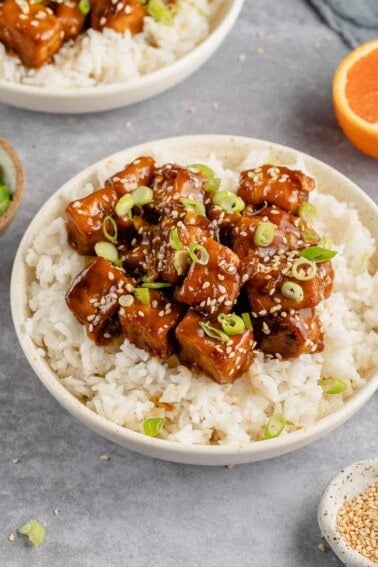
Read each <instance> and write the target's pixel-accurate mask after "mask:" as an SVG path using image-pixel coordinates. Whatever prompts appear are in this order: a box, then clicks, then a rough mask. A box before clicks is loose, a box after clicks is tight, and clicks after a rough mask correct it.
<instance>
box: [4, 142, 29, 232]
mask: <svg viewBox="0 0 378 567" xmlns="http://www.w3.org/2000/svg"><path fill="white" fill-rule="evenodd" d="M0 168H1V169H2V171H3V174H4V180H5V183H6V185H7V187H8V189H9V191H10V193H11V196H12V199H11V202H10V205H9V207H8V208H7V210H6V211H5V212H4V214H2V215H0V235H1V234H2V233H3V232H5V230H6V229H7V228H8V226H9V225H10V223H11V222H12V221H13V219H14V217H15V216H16V213H17V211H18V208H19V206H20V204H21V201H22V197H23V195H24V184H25V180H24V170H23V167H22V164H21V160H20V158H19V157H18V155H17V154H16V152H15V150H14V149H13V147H12V146H11V145H10V143H9V142H8V141H7V140H4V139H3V138H0Z"/></svg>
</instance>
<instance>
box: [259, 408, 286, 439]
mask: <svg viewBox="0 0 378 567" xmlns="http://www.w3.org/2000/svg"><path fill="white" fill-rule="evenodd" d="M286 424H287V420H286V417H285V416H284V414H283V413H276V414H275V415H272V417H271V418H270V419H269V420H268V421H267V423H266V425H265V427H264V438H265V439H274V438H275V437H279V436H280V435H281V433H282V432H283V430H284V428H285V425H286Z"/></svg>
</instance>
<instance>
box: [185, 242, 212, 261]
mask: <svg viewBox="0 0 378 567" xmlns="http://www.w3.org/2000/svg"><path fill="white" fill-rule="evenodd" d="M198 253H199V256H198V255H197V254H198ZM189 256H190V258H191V260H192V261H193V262H195V263H196V264H201V265H202V266H206V264H208V262H209V253H208V251H207V250H206V248H205V247H204V246H202V245H201V244H198V242H191V243H190V244H189Z"/></svg>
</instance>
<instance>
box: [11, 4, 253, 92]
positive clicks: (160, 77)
mask: <svg viewBox="0 0 378 567" xmlns="http://www.w3.org/2000/svg"><path fill="white" fill-rule="evenodd" d="M243 4H244V0H225V5H224V6H223V7H222V9H223V10H224V13H223V15H222V17H221V18H220V19H219V20H218V21H216V23H215V26H214V28H213V29H212V30H211V31H210V33H209V35H208V36H207V37H206V38H205V39H204V40H203V41H201V43H199V44H198V45H197V46H195V47H194V48H193V49H192V50H191V51H189V52H188V53H186V54H185V55H183V56H182V57H180V58H179V59H176V60H175V61H173V62H172V63H170V64H168V65H165V66H164V67H162V68H161V69H156V70H154V71H152V72H151V73H147V74H146V75H141V76H140V77H137V78H134V79H131V80H129V81H126V82H119V83H110V84H106V85H102V84H99V85H93V86H87V87H72V88H71V87H70V88H59V87H44V86H43V87H40V86H36V85H27V84H24V83H17V82H12V81H8V80H5V79H1V78H0V92H9V93H15V94H24V95H34V96H35V95H37V96H38V97H40V98H44V99H51V98H58V99H69V98H73V99H75V100H80V99H86V100H88V99H93V98H95V99H97V98H100V97H103V96H107V95H116V94H120V93H123V94H125V95H126V94H127V93H128V92H130V93H132V92H134V91H135V90H144V89H149V88H151V87H153V86H154V85H155V84H157V83H164V82H165V81H166V80H167V79H169V78H171V77H172V76H175V75H177V74H178V71H179V70H181V69H184V68H186V67H188V68H192V67H193V66H194V65H197V63H198V60H200V61H203V62H205V61H206V59H207V58H208V57H210V55H211V54H212V53H213V50H215V48H216V47H217V46H218V45H219V44H220V43H221V41H222V40H223V39H224V38H225V37H226V35H227V34H228V32H229V31H230V30H231V28H232V26H233V25H234V23H235V21H236V19H237V17H238V15H239V13H240V11H241V9H242V7H243ZM174 84H175V83H174ZM141 100H142V99H141Z"/></svg>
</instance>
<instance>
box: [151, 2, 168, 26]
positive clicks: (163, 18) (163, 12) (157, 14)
mask: <svg viewBox="0 0 378 567" xmlns="http://www.w3.org/2000/svg"><path fill="white" fill-rule="evenodd" d="M147 14H148V15H149V16H151V18H153V19H154V20H155V21H156V22H158V23H159V24H164V25H165V26H171V25H172V19H173V18H172V12H171V10H170V9H169V7H168V6H167V5H166V4H165V3H164V1H163V0H149V2H148V4H147Z"/></svg>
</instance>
